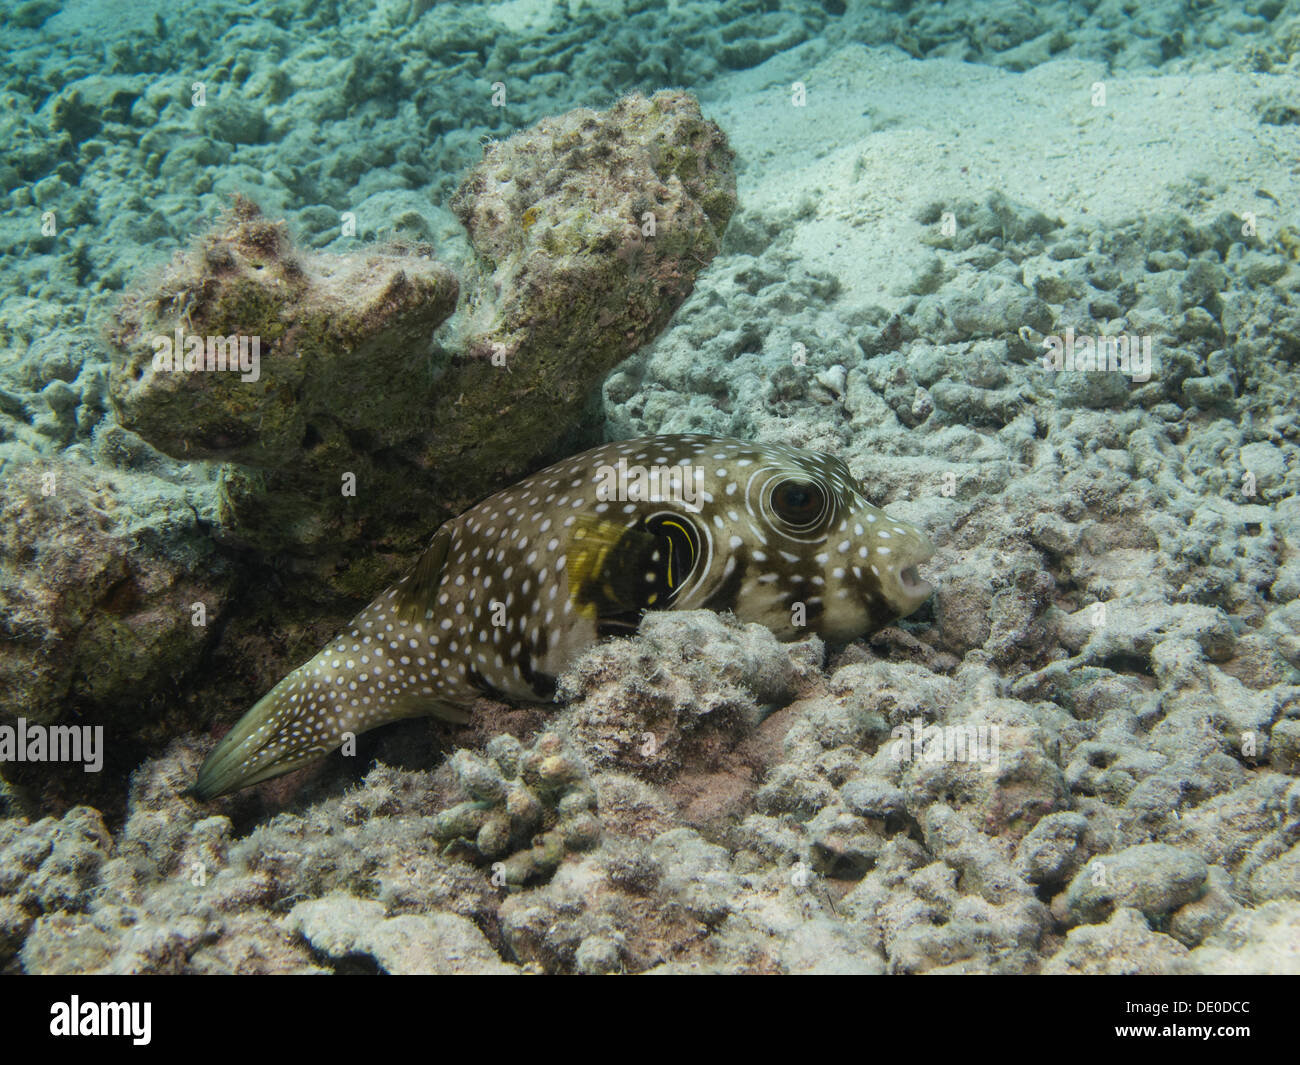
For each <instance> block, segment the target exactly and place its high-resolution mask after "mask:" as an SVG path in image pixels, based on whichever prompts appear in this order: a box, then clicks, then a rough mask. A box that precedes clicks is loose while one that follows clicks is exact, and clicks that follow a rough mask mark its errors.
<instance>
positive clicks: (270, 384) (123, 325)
mask: <svg viewBox="0 0 1300 1065" xmlns="http://www.w3.org/2000/svg"><path fill="white" fill-rule="evenodd" d="M456 295H457V285H456V279H455V278H454V277H453V276H452V274H451V272H450V271H449V270H448V269H447V268H446V267H444V266H441V265H440V264H438V263H436V262H434V261H433V260H432V259H431V258H429V256H428V254H427V249H424V251H423V252H422V251H421V250H419V249H405V248H393V249H387V250H379V249H374V250H371V251H367V252H363V253H361V254H359V255H356V256H349V257H341V256H325V255H307V254H304V253H302V252H300V251H297V250H296V249H295V248H294V247H293V246H292V243H291V242H290V240H289V236H288V233H287V232H286V230H285V227H284V225H283V224H282V223H276V222H272V221H270V220H269V219H266V218H264V217H262V215H261V212H260V211H259V210H258V209H257V207H256V206H255V205H254V204H252V203H251V202H249V201H248V200H245V199H242V198H241V199H236V201H235V204H234V208H233V209H232V211H231V212H230V213H229V214H228V216H227V217H226V218H224V219H223V220H222V222H221V223H220V224H219V225H218V226H217V228H216V229H214V230H213V231H211V232H209V233H207V234H206V235H204V236H203V237H202V238H201V239H200V241H199V242H198V244H197V246H196V247H194V248H192V249H190V250H189V251H187V252H184V253H182V254H181V255H179V256H177V257H176V259H174V260H173V262H172V263H171V264H170V265H169V266H168V267H167V268H166V270H165V271H164V273H163V276H162V278H161V279H160V280H159V282H158V283H157V285H156V287H155V288H154V289H153V290H152V291H151V292H149V293H148V294H147V295H141V296H136V297H134V298H131V299H128V300H127V301H126V302H125V303H124V305H123V307H122V309H121V311H120V312H119V315H118V328H117V330H116V333H115V335H114V338H113V339H114V341H115V343H116V344H117V345H118V347H119V348H120V349H121V351H122V355H123V357H122V358H121V359H119V361H118V362H117V363H116V365H115V366H114V371H113V376H112V383H111V384H112V398H113V402H114V404H115V406H116V408H117V411H118V415H119V418H120V420H121V422H122V424H123V425H125V426H126V427H127V428H128V429H131V430H133V431H135V432H138V433H140V435H142V436H143V437H145V439H147V440H149V441H150V442H151V443H152V444H153V445H154V446H155V447H158V448H159V449H161V450H162V451H164V452H166V453H168V454H170V455H174V456H176V457H185V458H191V459H200V458H220V459H224V460H227V461H231V462H237V463H240V464H244V465H250V466H257V467H271V468H277V469H283V468H285V467H287V466H289V465H290V464H296V463H302V462H306V464H307V466H308V468H309V469H314V470H321V471H323V470H324V469H326V468H330V469H331V472H332V467H333V466H335V465H336V464H337V463H338V461H339V460H341V459H342V460H345V459H346V458H347V457H349V455H350V453H351V452H352V451H353V450H354V448H353V446H352V445H351V444H349V443H348V434H364V437H365V438H364V440H363V441H362V442H361V445H360V446H359V447H357V448H356V450H362V451H364V450H369V449H378V448H382V447H391V446H393V445H394V444H396V443H398V442H399V441H401V440H403V439H405V438H406V437H407V436H409V434H410V431H411V423H412V421H418V420H419V419H420V418H421V413H422V411H424V410H425V409H426V408H427V406H428V405H429V403H430V401H431V399H432V396H433V382H432V378H431V374H430V372H429V366H428V363H427V346H428V345H427V341H428V337H429V335H430V333H431V332H432V330H433V329H434V327H435V326H437V325H438V324H439V323H441V322H442V321H443V320H444V319H445V318H446V317H447V316H448V315H449V314H451V312H452V310H453V309H454V307H455V304H456ZM178 339H179V341H180V343H179V344H178ZM192 346H197V350H196V351H191V348H192ZM327 456H328V457H329V458H328V459H327Z"/></svg>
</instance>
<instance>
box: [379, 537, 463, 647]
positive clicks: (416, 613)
mask: <svg viewBox="0 0 1300 1065" xmlns="http://www.w3.org/2000/svg"><path fill="white" fill-rule="evenodd" d="M450 550H451V533H449V532H448V531H447V527H446V526H445V525H444V526H443V527H442V528H440V529H439V530H438V531H437V532H436V533H434V534H433V541H432V542H431V543H430V544H429V547H428V549H427V550H426V551H425V552H424V554H422V555H421V556H420V560H419V561H418V562H417V563H416V564H415V568H414V569H412V570H411V572H410V573H409V574H407V576H406V579H405V580H404V581H403V582H402V583H401V584H400V585H399V586H398V589H397V598H396V599H395V600H394V601H393V613H394V614H395V615H396V616H397V617H398V618H400V619H401V620H402V621H405V622H406V623H407V624H408V625H414V624H415V623H416V622H417V621H425V620H427V619H428V618H430V617H431V616H432V613H433V610H434V608H435V606H436V605H437V598H438V589H439V588H440V587H442V572H443V570H444V569H445V568H446V566H447V555H448V553H449V552H450Z"/></svg>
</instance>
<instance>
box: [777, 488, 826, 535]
mask: <svg viewBox="0 0 1300 1065" xmlns="http://www.w3.org/2000/svg"><path fill="white" fill-rule="evenodd" d="M772 509H773V510H774V511H775V512H776V515H777V517H779V518H781V519H782V520H783V521H788V522H789V523H790V524H791V525H798V526H807V525H812V524H813V523H814V522H816V521H817V520H818V519H819V518H821V516H822V514H823V513H824V512H825V510H826V493H825V492H823V491H822V489H821V486H820V485H816V484H813V483H812V482H810V481H782V482H781V483H780V484H778V485H777V486H776V487H775V488H773V489H772Z"/></svg>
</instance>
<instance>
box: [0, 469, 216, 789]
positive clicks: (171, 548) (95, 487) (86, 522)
mask: <svg viewBox="0 0 1300 1065" xmlns="http://www.w3.org/2000/svg"><path fill="white" fill-rule="evenodd" d="M141 480H142V479H140V478H137V477H133V476H132V475H129V474H126V473H123V472H114V471H104V470H97V469H93V468H91V467H87V466H80V465H76V464H70V463H63V464H59V465H55V464H51V463H45V462H32V463H29V464H26V465H22V466H17V467H15V468H13V470H12V471H9V472H7V473H6V476H5V479H4V485H3V489H0V719H11V718H16V717H20V716H22V717H25V718H26V719H28V720H37V721H52V720H54V719H56V718H58V717H59V715H60V714H66V713H67V711H68V710H69V709H72V708H76V709H78V710H80V711H81V715H82V718H83V720H84V721H85V722H86V723H91V724H93V723H100V724H104V723H106V721H107V723H108V724H109V727H110V728H111V729H112V731H111V732H110V739H111V741H112V742H113V743H117V742H120V741H121V740H122V739H123V737H124V734H127V733H132V732H134V731H135V730H137V729H139V728H141V727H156V726H157V725H159V724H161V722H160V720H157V719H158V718H160V717H161V715H157V714H155V715H153V717H154V720H150V711H149V709H148V707H147V705H146V704H147V702H148V699H147V693H150V692H153V691H156V690H157V689H158V688H159V687H160V686H161V685H162V684H163V682H164V681H166V680H169V679H171V678H173V677H177V676H180V675H183V674H184V673H185V672H186V671H187V670H188V669H189V668H190V667H192V665H193V664H194V662H195V661H196V660H197V658H198V656H199V654H200V653H201V652H202V651H203V649H204V648H205V647H206V646H208V645H209V643H210V638H211V634H212V632H213V623H214V622H215V621H216V620H217V619H218V618H219V617H220V615H221V612H222V611H223V609H224V608H225V606H226V604H227V601H228V599H229V595H230V590H231V585H232V581H233V570H232V567H231V565H230V563H229V562H228V561H226V560H225V559H223V558H222V557H221V556H220V555H219V553H218V552H217V551H216V549H215V548H214V545H213V544H212V542H211V540H210V539H209V538H208V537H207V536H206V535H204V534H203V532H202V530H201V529H200V528H199V525H200V523H199V521H198V518H197V515H196V513H195V512H194V510H193V508H192V504H190V502H189V498H190V497H189V494H188V493H187V492H186V490H185V489H184V488H183V487H182V486H173V487H171V488H170V490H168V491H165V492H162V491H158V490H157V488H156V485H155V487H154V489H153V490H144V489H142V488H141ZM101 715H102V716H101ZM9 771H10V772H12V771H13V770H12V769H10V770H9Z"/></svg>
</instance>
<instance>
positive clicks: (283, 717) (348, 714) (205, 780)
mask: <svg viewBox="0 0 1300 1065" xmlns="http://www.w3.org/2000/svg"><path fill="white" fill-rule="evenodd" d="M336 655H337V652H336V651H335V650H334V649H333V648H327V649H326V650H325V651H323V652H321V654H320V655H317V657H316V658H313V659H312V660H311V661H310V662H308V663H307V664H306V665H304V666H301V667H299V668H298V669H296V670H294V671H293V672H292V673H290V674H289V675H288V676H287V677H285V678H284V679H283V680H282V681H280V683H279V684H277V685H276V686H275V687H274V688H272V689H271V690H270V691H269V692H267V693H266V695H264V696H262V698H261V699H259V700H258V701H257V703H256V704H254V706H253V708H252V709H251V710H249V711H248V712H247V713H246V714H244V716H243V717H241V718H240V719H239V721H238V722H236V724H235V727H234V728H232V729H231V730H230V731H229V732H228V733H226V735H225V736H223V737H222V739H221V742H220V743H218V744H217V746H216V749H215V750H213V752H212V753H211V754H210V755H208V757H207V760H206V761H205V762H204V763H203V766H202V767H201V768H200V769H199V775H198V779H197V780H196V781H195V784H194V787H193V790H192V794H193V795H194V796H195V797H196V798H197V799H199V800H201V801H206V800H208V799H213V798H216V797H217V796H218V795H224V794H226V793H227V792H231V791H238V790H239V789H240V788H246V787H249V786H250V785H253V784H260V783H261V782H262V781H264V780H270V779H271V778H272V777H278V776H280V775H281V774H283V773H288V772H289V771H291V770H293V769H298V768H299V767H301V766H303V765H306V764H307V763H308V762H311V761H314V760H315V759H317V758H320V757H322V756H323V755H326V754H329V752H330V751H333V750H336V749H337V748H338V747H339V746H341V745H342V743H343V741H344V740H345V739H346V738H348V737H349V736H356V735H359V734H360V733H362V732H366V731H368V730H370V729H372V728H377V727H378V726H380V725H386V724H388V723H389V722H392V721H399V720H401V719H403V718H408V717H419V716H422V715H426V714H433V715H435V716H438V717H443V718H445V719H447V720H455V721H464V720H466V719H467V716H466V714H465V712H464V711H462V710H458V709H457V708H455V707H452V706H450V705H448V704H447V703H443V702H440V701H438V700H435V699H430V698H428V697H413V696H405V695H404V696H397V697H394V698H388V699H376V700H375V702H373V703H372V704H371V705H369V706H364V707H352V706H344V705H342V697H341V696H339V695H337V694H335V691H336V690H337V688H336V686H333V685H328V684H322V683H320V682H319V676H318V672H317V671H318V670H319V669H320V668H321V660H322V659H324V658H327V657H329V658H335V657H336ZM331 689H335V690H331Z"/></svg>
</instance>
